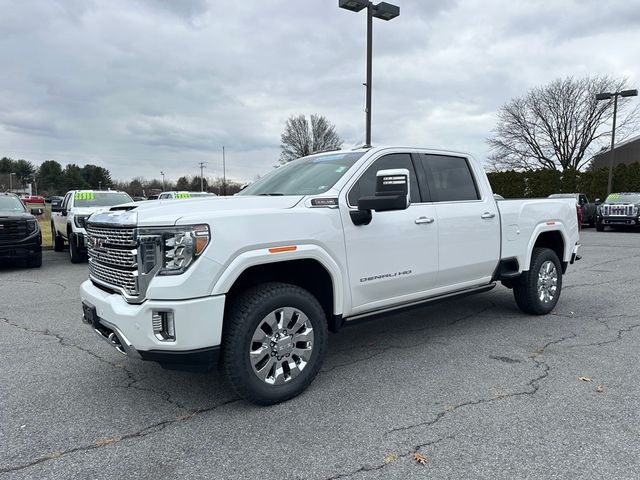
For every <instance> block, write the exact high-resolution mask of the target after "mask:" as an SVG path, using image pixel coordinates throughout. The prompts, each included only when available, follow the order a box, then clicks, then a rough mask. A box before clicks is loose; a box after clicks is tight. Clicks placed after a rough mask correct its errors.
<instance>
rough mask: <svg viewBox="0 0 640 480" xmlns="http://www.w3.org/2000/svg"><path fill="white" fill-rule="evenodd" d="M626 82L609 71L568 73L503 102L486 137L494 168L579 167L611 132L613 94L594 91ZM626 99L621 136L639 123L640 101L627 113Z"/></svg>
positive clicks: (619, 86) (622, 103)
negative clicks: (580, 74) (576, 76)
mask: <svg viewBox="0 0 640 480" xmlns="http://www.w3.org/2000/svg"><path fill="white" fill-rule="evenodd" d="M625 84H626V79H615V78H612V77H609V76H602V77H587V78H583V79H579V80H576V79H574V78H573V77H568V78H565V79H557V80H554V81H553V82H551V83H549V84H548V85H545V86H543V87H536V88H533V89H531V90H529V92H527V94H526V95H525V96H524V97H520V98H514V99H513V100H511V101H510V102H509V103H507V104H506V105H504V106H502V107H501V109H500V111H499V112H498V123H497V125H496V128H495V129H494V131H493V137H492V138H490V139H488V143H489V145H490V148H491V155H490V157H489V160H490V162H491V164H492V166H493V168H495V169H496V170H501V169H505V168H506V169H516V170H532V169H539V168H543V169H548V170H559V171H565V170H580V169H581V168H582V167H584V166H585V165H586V164H587V163H588V162H589V161H590V160H591V157H592V155H593V153H594V152H595V151H597V150H599V149H600V148H601V147H602V146H603V145H604V144H605V143H606V140H607V139H610V138H611V123H612V122H611V120H612V116H613V100H609V101H600V102H598V101H596V98H595V96H596V94H597V93H600V92H612V91H619V90H621V89H624V86H625ZM628 100H629V99H627V98H619V99H618V117H619V118H618V126H617V128H616V137H618V138H624V137H625V136H626V135H628V134H629V132H630V131H632V130H633V128H634V127H635V125H636V124H637V120H638V113H639V110H638V108H637V106H636V108H634V109H632V110H630V111H629V112H628V113H627V114H626V115H625V106H626V105H627V103H628ZM627 110H628V109H627Z"/></svg>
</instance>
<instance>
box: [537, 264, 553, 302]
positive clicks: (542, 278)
mask: <svg viewBox="0 0 640 480" xmlns="http://www.w3.org/2000/svg"><path fill="white" fill-rule="evenodd" d="M537 287H538V299H539V300H540V301H541V302H543V303H549V302H551V301H552V300H553V299H554V298H555V296H556V292H557V291H558V271H557V270H556V266H555V264H554V263H553V262H552V261H551V260H547V261H546V262H544V263H543V264H542V266H541V267H540V270H539V271H538V285H537Z"/></svg>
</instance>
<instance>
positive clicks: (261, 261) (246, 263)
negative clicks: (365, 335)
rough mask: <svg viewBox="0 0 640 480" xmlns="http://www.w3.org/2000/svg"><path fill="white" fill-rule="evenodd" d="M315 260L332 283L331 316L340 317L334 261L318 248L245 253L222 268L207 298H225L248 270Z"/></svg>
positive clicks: (339, 285)
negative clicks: (293, 261)
mask: <svg viewBox="0 0 640 480" xmlns="http://www.w3.org/2000/svg"><path fill="white" fill-rule="evenodd" d="M304 259H311V260H316V261H317V262H318V263H320V265H322V266H323V267H324V268H325V270H327V272H328V273H329V276H330V277H331V281H332V283H333V313H334V314H335V315H341V314H342V312H343V311H344V308H345V306H344V300H345V299H344V281H343V278H342V273H341V270H340V267H339V266H338V264H337V262H336V261H335V260H334V259H333V258H332V257H331V256H330V255H329V254H328V253H327V251H326V250H324V249H323V248H321V247H319V246H318V245H313V244H305V245H296V249H295V250H294V251H283V252H280V253H273V252H270V251H269V248H260V249H256V250H248V251H245V252H242V253H241V254H239V255H238V256H236V257H235V258H234V259H233V260H232V261H231V263H230V264H229V265H227V266H226V267H225V268H224V271H223V273H222V275H221V276H220V277H219V278H218V280H217V281H216V282H215V284H214V286H213V290H212V292H211V295H225V294H227V293H228V292H229V290H231V287H232V286H233V284H234V283H235V282H236V280H237V279H238V278H239V277H240V275H242V273H243V272H244V271H245V270H246V269H247V268H250V267H254V266H257V265H265V264H268V263H279V262H286V261H290V260H304Z"/></svg>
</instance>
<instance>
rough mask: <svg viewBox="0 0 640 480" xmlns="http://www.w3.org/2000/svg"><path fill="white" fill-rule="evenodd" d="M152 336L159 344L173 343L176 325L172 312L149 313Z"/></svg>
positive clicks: (155, 311) (154, 311)
mask: <svg viewBox="0 0 640 480" xmlns="http://www.w3.org/2000/svg"><path fill="white" fill-rule="evenodd" d="M151 323H152V325H153V334H154V335H155V336H156V338H157V339H158V340H160V341H161V342H173V341H175V339H176V325H175V321H174V319H173V312H161V311H157V310H153V312H152V313H151Z"/></svg>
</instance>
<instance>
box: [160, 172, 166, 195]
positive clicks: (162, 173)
mask: <svg viewBox="0 0 640 480" xmlns="http://www.w3.org/2000/svg"><path fill="white" fill-rule="evenodd" d="M160 175H162V191H163V192H164V191H165V190H166V189H167V187H165V184H164V172H163V171H162V170H160Z"/></svg>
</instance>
